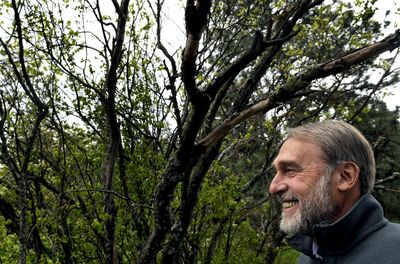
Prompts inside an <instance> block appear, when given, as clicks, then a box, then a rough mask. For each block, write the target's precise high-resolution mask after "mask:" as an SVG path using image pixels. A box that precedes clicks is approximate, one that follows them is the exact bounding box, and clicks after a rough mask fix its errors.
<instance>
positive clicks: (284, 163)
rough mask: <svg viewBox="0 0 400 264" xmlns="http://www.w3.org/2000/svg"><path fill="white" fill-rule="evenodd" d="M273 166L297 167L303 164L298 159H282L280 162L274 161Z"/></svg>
mask: <svg viewBox="0 0 400 264" xmlns="http://www.w3.org/2000/svg"><path fill="white" fill-rule="evenodd" d="M272 166H273V167H274V168H275V169H276V168H278V167H280V168H282V167H295V168H299V169H300V168H301V165H300V164H299V163H298V162H296V161H291V160H280V161H278V162H275V161H274V162H273V163H272Z"/></svg>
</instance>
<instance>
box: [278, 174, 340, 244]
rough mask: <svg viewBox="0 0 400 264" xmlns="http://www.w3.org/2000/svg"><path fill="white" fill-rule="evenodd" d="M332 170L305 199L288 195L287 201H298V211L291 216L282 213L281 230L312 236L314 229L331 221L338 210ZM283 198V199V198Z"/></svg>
mask: <svg viewBox="0 0 400 264" xmlns="http://www.w3.org/2000/svg"><path fill="white" fill-rule="evenodd" d="M331 172H332V171H331V170H330V169H327V170H326V172H325V174H324V175H323V176H322V177H321V179H320V180H319V181H318V182H317V184H316V185H315V186H314V187H313V188H312V189H310V192H309V193H308V194H306V195H305V196H303V197H296V195H294V194H293V193H286V194H284V195H283V196H284V197H285V199H288V198H289V199H290V198H296V199H298V201H299V203H298V205H297V206H298V209H297V211H296V212H294V213H293V214H291V215H287V214H285V213H284V212H282V219H281V222H280V229H281V230H282V231H283V232H285V233H286V234H288V235H289V236H293V235H295V234H298V233H302V234H311V233H312V227H313V226H314V225H315V224H318V223H320V222H322V221H327V220H330V219H331V218H332V217H333V216H334V214H335V212H336V208H335V205H334V201H333V198H332V193H331V191H330V179H331ZM282 198H283V197H282Z"/></svg>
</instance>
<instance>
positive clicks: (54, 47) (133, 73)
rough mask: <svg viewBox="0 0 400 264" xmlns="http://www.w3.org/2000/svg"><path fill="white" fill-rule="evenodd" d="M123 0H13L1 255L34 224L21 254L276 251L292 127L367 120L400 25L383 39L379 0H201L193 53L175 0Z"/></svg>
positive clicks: (391, 73)
mask: <svg viewBox="0 0 400 264" xmlns="http://www.w3.org/2000/svg"><path fill="white" fill-rule="evenodd" d="M111 3H112V5H111V8H110V6H107V7H106V6H105V5H104V3H100V2H99V1H91V0H80V1H73V2H71V1H67V0H65V1H55V0H54V1H53V0H47V1H17V0H11V1H5V2H3V3H1V4H0V5H1V10H2V12H3V14H4V16H3V18H2V20H1V21H2V24H1V33H0V43H1V49H0V56H1V57H2V61H4V62H7V63H1V64H0V72H1V76H2V77H1V87H2V89H1V92H0V140H1V152H0V153H1V156H0V160H1V165H0V166H1V167H0V171H1V178H0V183H1V190H0V201H1V206H0V214H1V215H2V218H0V223H1V227H2V228H0V232H2V234H3V233H4V232H5V231H4V230H6V232H7V238H6V240H7V241H8V243H5V244H4V246H3V245H2V246H0V247H3V248H0V249H2V250H4V251H5V252H8V253H7V254H10V256H11V255H12V254H14V255H15V249H14V248H11V246H10V245H12V241H16V238H15V234H17V235H18V240H19V262H20V263H26V262H40V261H46V260H48V259H52V260H55V261H59V262H62V263H78V262H84V263H99V262H100V263H119V262H121V263H131V262H135V261H136V262H137V263H194V262H197V261H199V262H204V263H211V262H212V261H215V262H237V263H245V262H249V261H250V260H251V261H252V262H253V263H254V262H256V263H273V262H274V260H275V259H276V256H277V255H276V254H277V249H278V248H279V247H281V246H282V245H284V244H283V243H282V240H283V238H284V236H283V234H281V233H280V232H279V231H278V229H277V225H276V222H277V221H276V220H277V217H278V212H277V211H278V210H277V206H276V205H275V204H274V202H273V201H272V200H270V199H269V197H268V196H267V195H266V188H265V186H267V185H268V181H269V179H270V176H271V171H270V166H269V164H270V161H271V159H272V157H273V156H274V152H275V151H276V149H277V148H278V146H279V144H280V142H281V139H282V135H281V132H282V131H284V130H285V128H286V127H287V126H291V125H295V124H298V123H301V122H304V121H306V120H309V119H320V118H327V117H333V118H343V119H346V120H348V121H349V122H355V121H357V122H359V121H360V120H367V119H368V118H369V115H366V113H367V112H366V111H367V110H370V112H369V113H372V112H373V111H372V110H371V109H374V107H376V106H377V105H379V103H376V100H377V98H378V97H379V94H380V91H381V89H382V88H384V87H390V86H392V85H395V84H397V82H398V70H397V69H396V68H394V66H392V65H393V64H394V63H395V61H396V54H395V56H394V57H393V58H389V59H375V58H376V57H377V56H378V55H380V54H381V53H383V52H385V51H394V50H396V51H397V52H398V47H399V45H400V32H399V31H396V32H395V33H393V34H392V35H388V36H386V37H383V36H382V34H381V29H382V27H384V26H385V24H384V25H383V26H382V25H381V24H380V23H378V22H377V21H375V20H374V19H373V17H372V16H373V14H374V12H375V7H374V3H375V1H372V0H364V1H358V2H357V3H355V4H350V3H345V2H343V1H335V2H334V3H330V4H329V3H327V4H324V3H323V1H321V0H314V1H312V0H297V1H269V0H266V1H248V0H244V1H239V2H238V3H232V2H231V1H224V0H222V1H216V2H212V1H210V0H201V1H192V0H188V1H186V4H185V9H184V12H185V22H184V23H185V27H186V36H187V40H186V43H185V44H184V48H183V49H182V50H180V51H178V52H175V51H173V50H172V48H170V47H168V46H167V45H165V43H164V39H163V38H162V34H163V28H162V25H163V19H164V13H163V5H164V3H163V1H160V0H157V1H153V2H152V1H147V2H145V1H136V2H130V1H128V0H122V1H120V2H118V1H110V4H111ZM353 5H355V6H353ZM386 22H387V23H386V25H387V24H388V23H389V22H388V21H386ZM389 24H390V23H389ZM394 53H396V52H394ZM378 70H380V73H379V75H380V81H378V82H377V83H376V82H374V80H371V78H370V75H371V74H370V73H371V72H378ZM342 98H347V100H343V99H342ZM371 102H372V103H371ZM380 111H384V109H383V108H382V109H380V110H379V111H378V110H377V113H379V112H380ZM377 118H378V117H377ZM374 120H375V119H374ZM371 139H375V138H374V136H372V137H371ZM372 141H374V140H372ZM393 168H394V170H393V171H392V172H393V173H394V174H396V173H397V172H398V171H397V170H398V169H397V167H393ZM265 175H267V177H265ZM380 184H382V185H380V186H382V187H381V188H389V185H388V184H390V183H389V182H382V183H380ZM3 227H4V228H3ZM13 252H14V253H13ZM282 252H283V251H282ZM10 259H11V257H10Z"/></svg>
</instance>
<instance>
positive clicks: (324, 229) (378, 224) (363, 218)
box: [288, 194, 388, 256]
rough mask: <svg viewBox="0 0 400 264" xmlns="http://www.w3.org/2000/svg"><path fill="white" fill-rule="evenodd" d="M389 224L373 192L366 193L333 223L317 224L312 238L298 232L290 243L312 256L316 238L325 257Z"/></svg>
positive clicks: (351, 245)
mask: <svg viewBox="0 0 400 264" xmlns="http://www.w3.org/2000/svg"><path fill="white" fill-rule="evenodd" d="M387 223H388V220H387V219H386V218H384V216H383V210H382V207H381V205H380V204H379V203H378V201H377V200H376V199H375V198H374V197H373V196H372V195H371V194H365V195H364V196H362V197H361V198H360V199H359V200H358V201H357V203H356V204H355V205H354V206H353V207H352V209H350V211H349V212H347V214H346V215H344V216H343V217H342V218H340V219H338V220H337V221H335V222H333V223H332V222H323V223H320V224H317V225H315V226H314V227H313V237H310V236H305V235H296V236H294V237H292V238H290V239H289V240H288V242H289V244H290V245H291V246H292V247H293V248H295V249H297V250H299V251H301V252H303V253H304V254H306V255H309V256H312V244H313V241H315V243H316V244H317V245H318V247H319V252H320V254H321V255H322V256H333V255H341V254H344V253H346V252H347V251H349V250H351V249H352V248H353V247H354V246H356V245H357V244H358V243H360V242H361V241H362V240H363V239H364V238H365V237H367V236H369V235H370V234H371V233H373V232H375V231H376V230H378V229H380V228H382V227H383V226H385V225H386V224H387Z"/></svg>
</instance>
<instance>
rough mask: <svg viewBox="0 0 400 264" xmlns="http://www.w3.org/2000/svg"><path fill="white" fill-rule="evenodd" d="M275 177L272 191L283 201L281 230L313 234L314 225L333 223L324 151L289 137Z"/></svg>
mask: <svg viewBox="0 0 400 264" xmlns="http://www.w3.org/2000/svg"><path fill="white" fill-rule="evenodd" d="M273 166H274V167H275V169H276V175H275V177H274V179H273V180H272V182H271V185H270V188H269V192H270V193H271V194H275V195H279V196H280V198H281V200H282V205H283V208H282V220H281V224H280V226H281V229H282V231H284V232H285V233H287V234H289V235H294V234H297V233H305V234H307V233H310V232H311V228H312V226H313V225H314V224H317V223H319V222H322V221H325V220H330V219H332V218H333V217H334V215H335V213H336V210H335V206H334V201H333V198H332V190H331V184H330V178H331V177H330V176H331V175H330V174H331V173H330V172H329V171H327V169H326V168H327V166H326V164H325V162H324V160H323V153H322V151H321V149H320V148H319V147H318V146H316V145H315V144H313V143H311V142H309V141H304V140H302V139H296V138H289V139H288V140H286V142H285V143H284V144H283V145H282V147H281V149H280V151H279V154H278V156H277V157H276V159H275V160H274V162H273Z"/></svg>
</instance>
